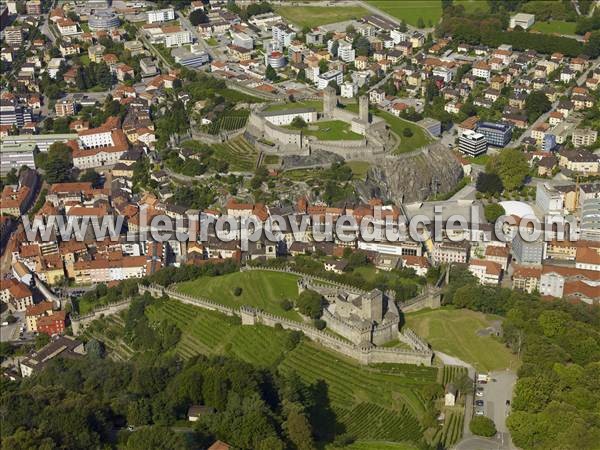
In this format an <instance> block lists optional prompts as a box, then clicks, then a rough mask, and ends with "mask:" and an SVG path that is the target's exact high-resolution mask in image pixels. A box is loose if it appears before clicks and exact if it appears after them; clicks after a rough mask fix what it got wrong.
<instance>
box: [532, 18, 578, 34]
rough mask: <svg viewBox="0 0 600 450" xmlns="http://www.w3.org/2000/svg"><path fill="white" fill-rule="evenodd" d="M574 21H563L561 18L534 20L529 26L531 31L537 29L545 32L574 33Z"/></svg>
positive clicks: (575, 25)
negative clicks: (544, 20) (547, 20)
mask: <svg viewBox="0 0 600 450" xmlns="http://www.w3.org/2000/svg"><path fill="white" fill-rule="evenodd" d="M576 27H577V24H576V23H575V22H565V21H563V20H552V21H550V22H536V23H535V24H533V27H532V28H531V29H532V30H533V31H539V32H540V33H546V34H553V33H558V34H575V28H576Z"/></svg>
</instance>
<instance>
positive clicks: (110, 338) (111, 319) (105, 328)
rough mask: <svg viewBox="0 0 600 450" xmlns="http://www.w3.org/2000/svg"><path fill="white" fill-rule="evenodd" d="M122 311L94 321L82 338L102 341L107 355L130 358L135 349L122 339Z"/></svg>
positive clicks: (117, 358) (121, 358) (120, 358)
mask: <svg viewBox="0 0 600 450" xmlns="http://www.w3.org/2000/svg"><path fill="white" fill-rule="evenodd" d="M124 314H125V313H124V312H122V313H120V314H115V315H112V316H107V317H104V318H102V319H99V320H96V321H94V322H93V323H92V324H91V325H90V326H89V327H88V328H86V330H85V332H84V333H83V336H84V338H87V339H91V338H94V339H97V340H98V341H102V342H104V345H105V347H106V350H107V353H108V356H109V357H110V358H112V359H114V360H117V361H126V360H128V359H130V358H131V357H132V356H133V354H134V352H135V350H133V349H132V348H131V347H129V345H127V344H126V343H125V341H124V340H123V332H124V326H125V323H124V321H123V317H124Z"/></svg>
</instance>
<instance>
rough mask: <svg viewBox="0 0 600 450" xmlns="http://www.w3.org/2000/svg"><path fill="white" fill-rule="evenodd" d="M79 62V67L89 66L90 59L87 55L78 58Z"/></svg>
mask: <svg viewBox="0 0 600 450" xmlns="http://www.w3.org/2000/svg"><path fill="white" fill-rule="evenodd" d="M79 61H81V65H83V66H89V65H90V57H89V56H88V55H85V54H84V55H81V56H79Z"/></svg>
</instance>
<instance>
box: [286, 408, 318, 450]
mask: <svg viewBox="0 0 600 450" xmlns="http://www.w3.org/2000/svg"><path fill="white" fill-rule="evenodd" d="M297 409H298V408H294V409H292V411H290V413H289V414H288V418H287V420H286V422H285V428H286V431H287V433H288V436H289V437H290V440H291V441H292V442H293V443H294V445H295V446H296V448H297V449H298V450H312V449H314V448H315V445H314V442H313V437H312V431H311V428H310V422H309V421H308V419H307V418H306V416H305V415H304V414H302V413H301V412H300V411H298V410H297Z"/></svg>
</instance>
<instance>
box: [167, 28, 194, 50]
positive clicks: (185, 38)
mask: <svg viewBox="0 0 600 450" xmlns="http://www.w3.org/2000/svg"><path fill="white" fill-rule="evenodd" d="M193 41H194V38H193V36H192V33H190V32H189V31H186V30H179V31H175V32H172V33H165V47H168V48H171V47H179V46H181V45H187V44H191V43H192V42H193Z"/></svg>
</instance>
